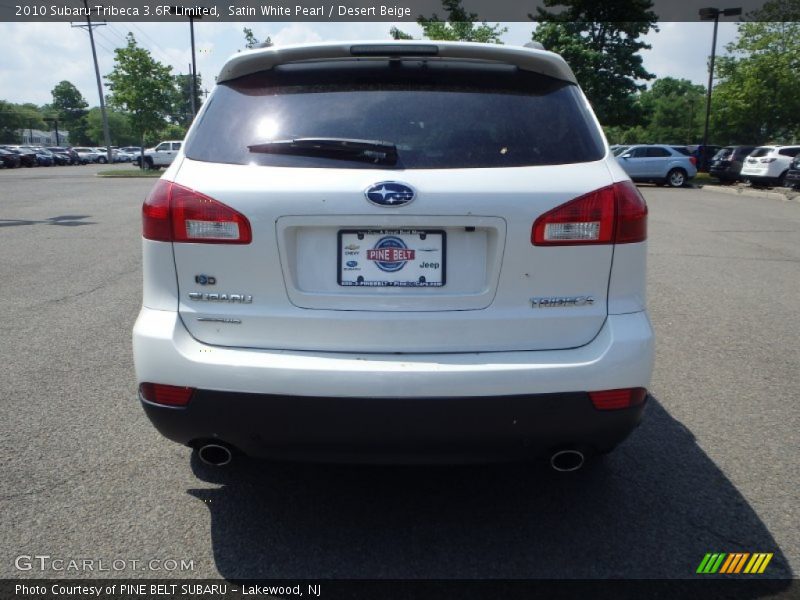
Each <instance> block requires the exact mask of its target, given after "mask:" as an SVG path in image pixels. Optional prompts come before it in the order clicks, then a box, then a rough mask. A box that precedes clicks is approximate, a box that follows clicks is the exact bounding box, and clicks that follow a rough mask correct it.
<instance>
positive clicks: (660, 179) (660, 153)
mask: <svg viewBox="0 0 800 600" xmlns="http://www.w3.org/2000/svg"><path fill="white" fill-rule="evenodd" d="M617 162H619V164H620V166H621V167H622V168H623V169H624V170H625V172H626V173H627V174H628V176H630V178H631V179H633V180H634V181H639V182H653V183H660V184H666V185H669V186H671V187H683V186H684V185H686V183H687V182H688V181H689V180H690V179H692V178H693V177H694V176H695V175H697V167H695V165H694V163H693V162H692V160H691V158H690V157H689V156H686V155H684V154H682V153H681V152H679V151H678V150H675V149H674V148H672V147H670V146H661V145H639V146H631V147H629V148H628V149H627V150H625V152H623V153H622V154H620V155H619V156H617Z"/></svg>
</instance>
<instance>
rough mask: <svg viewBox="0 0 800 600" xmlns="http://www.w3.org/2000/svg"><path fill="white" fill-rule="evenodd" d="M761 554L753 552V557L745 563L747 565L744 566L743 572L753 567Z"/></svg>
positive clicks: (747, 571) (748, 571)
mask: <svg viewBox="0 0 800 600" xmlns="http://www.w3.org/2000/svg"><path fill="white" fill-rule="evenodd" d="M759 556H761V555H760V554H753V558H751V559H750V562H749V563H747V566H746V567H745V568H744V572H745V573H750V572H751V571H752V569H753V565H754V564H756V561H757V560H758V557H759Z"/></svg>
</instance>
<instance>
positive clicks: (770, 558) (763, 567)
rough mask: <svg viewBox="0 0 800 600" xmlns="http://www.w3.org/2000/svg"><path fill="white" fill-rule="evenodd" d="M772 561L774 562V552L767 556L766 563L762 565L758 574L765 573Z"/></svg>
mask: <svg viewBox="0 0 800 600" xmlns="http://www.w3.org/2000/svg"><path fill="white" fill-rule="evenodd" d="M771 560H772V552H770V553H769V554H767V556H766V558H764V562H762V563H761V568H760V569H759V570H758V572H759V573H763V572H764V571H765V570H766V568H767V565H768V564H769V561H771Z"/></svg>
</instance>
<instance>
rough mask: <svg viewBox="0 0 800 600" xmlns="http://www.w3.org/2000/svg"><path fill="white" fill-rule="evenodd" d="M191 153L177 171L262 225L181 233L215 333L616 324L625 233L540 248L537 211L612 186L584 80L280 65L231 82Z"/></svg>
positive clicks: (387, 344)
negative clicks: (216, 238)
mask: <svg viewBox="0 0 800 600" xmlns="http://www.w3.org/2000/svg"><path fill="white" fill-rule="evenodd" d="M298 140H299V141H298ZM303 140H304V141H303ZM309 140H310V141H309ZM357 140H361V141H360V142H357ZM359 144H360V145H359ZM185 152H186V158H185V159H184V160H183V161H182V163H181V164H180V168H179V169H178V171H177V175H176V176H175V183H177V184H179V185H180V186H182V188H181V189H183V188H186V189H187V190H194V192H196V193H198V194H202V197H203V198H207V199H208V200H207V202H210V203H214V202H216V203H221V204H222V205H224V206H225V207H227V209H230V210H231V211H235V212H236V213H238V214H239V215H241V216H242V217H243V218H245V219H246V220H247V225H242V227H249V229H250V232H251V237H252V239H251V240H250V241H249V243H243V244H235V243H234V244H229V243H213V244H209V243H175V244H174V255H175V266H176V269H177V275H178V284H179V288H180V306H179V310H180V314H181V317H182V319H183V322H184V323H185V325H186V327H187V328H188V329H189V331H190V332H191V333H192V335H193V336H194V337H196V338H197V339H198V340H201V341H203V342H206V343H209V344H215V345H223V346H238V347H250V348H269V349H292V350H316V351H351V352H381V353H385V352H476V351H500V350H542V349H555V348H570V347H576V346H580V345H583V344H586V343H588V342H589V341H591V340H592V338H593V337H594V336H595V335H596V334H597V333H598V331H599V330H600V328H601V327H602V325H603V322H604V320H605V318H606V292H607V288H608V280H609V272H610V269H611V262H612V256H613V248H614V247H613V245H612V244H591V245H566V246H553V247H548V246H536V245H534V244H533V243H532V226H533V224H534V221H535V220H536V219H537V217H539V216H540V215H543V214H544V213H546V212H547V211H550V210H551V209H553V208H554V207H557V206H559V205H561V204H563V203H565V202H567V201H570V200H573V199H575V198H578V197H580V196H583V195H585V194H587V193H590V192H593V191H595V190H598V189H601V188H605V187H607V186H609V185H611V184H612V183H613V181H612V175H611V173H610V171H609V169H608V167H607V166H606V164H605V161H604V160H603V158H604V155H605V148H604V145H603V143H602V139H601V137H600V135H599V133H598V131H597V127H596V125H595V123H594V120H593V119H592V117H591V114H590V113H589V112H588V110H587V107H586V104H585V100H584V99H583V96H582V94H581V93H580V91H579V90H578V88H577V87H576V86H575V85H574V84H571V83H568V82H565V81H561V80H559V79H555V78H552V77H548V76H545V75H539V74H536V73H531V72H524V71H520V70H518V69H516V68H514V67H509V66H508V65H497V64H491V65H485V64H471V63H465V62H459V61H441V62H436V61H430V62H429V61H424V60H402V61H400V60H393V61H387V60H370V61H358V62H355V61H329V62H326V63H315V64H314V63H312V64H306V63H304V64H302V65H284V66H280V67H275V68H273V69H271V70H269V71H264V72H258V73H254V74H250V75H247V76H244V77H240V78H238V79H234V80H233V81H228V82H225V83H223V84H222V85H219V86H218V87H217V89H216V90H215V92H214V94H213V95H212V97H211V98H210V99H209V102H208V105H207V106H206V107H205V110H204V112H203V113H202V114H201V116H200V117H199V122H198V124H196V125H195V127H194V129H193V132H192V133H191V134H190V136H189V138H188V139H187V143H186V150H185ZM185 193H188V194H191V193H192V192H185Z"/></svg>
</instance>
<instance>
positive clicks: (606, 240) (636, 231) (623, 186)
mask: <svg viewBox="0 0 800 600" xmlns="http://www.w3.org/2000/svg"><path fill="white" fill-rule="evenodd" d="M646 239H647V204H646V203H645V201H644V198H642V195H641V194H640V193H639V190H638V189H636V186H635V185H633V183H631V182H630V181H620V182H617V183H615V184H614V185H610V186H608V187H604V188H600V189H599V190H595V191H593V192H589V193H588V194H584V195H583V196H580V197H578V198H575V199H574V200H570V201H569V202H566V203H565V204H562V205H560V206H557V207H555V208H554V209H552V210H550V211H548V212H546V213H544V214H543V215H541V216H540V217H539V218H538V219H536V221H535V222H534V223H533V227H532V228H531V243H532V244H533V245H534V246H574V245H579V244H630V243H633V242H642V241H644V240H646Z"/></svg>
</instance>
